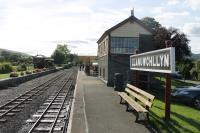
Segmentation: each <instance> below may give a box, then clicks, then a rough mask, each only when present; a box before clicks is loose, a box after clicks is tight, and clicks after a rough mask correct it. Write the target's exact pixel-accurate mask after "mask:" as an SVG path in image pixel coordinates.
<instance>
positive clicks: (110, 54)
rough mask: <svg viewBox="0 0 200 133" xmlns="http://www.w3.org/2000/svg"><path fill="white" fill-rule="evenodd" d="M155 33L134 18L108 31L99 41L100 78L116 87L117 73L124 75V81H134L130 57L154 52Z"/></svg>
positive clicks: (132, 15) (129, 18) (131, 17)
mask: <svg viewBox="0 0 200 133" xmlns="http://www.w3.org/2000/svg"><path fill="white" fill-rule="evenodd" d="M152 34H153V31H152V29H150V28H149V27H147V26H146V25H144V24H143V23H142V21H140V20H139V19H138V18H136V17H135V16H134V12H133V10H132V11H131V16H130V17H128V18H127V19H125V20H123V21H122V22H120V23H118V24H117V25H115V26H113V27H111V28H110V29H108V30H106V31H105V32H104V33H103V34H102V36H101V37H100V38H99V39H98V41H97V43H98V54H97V56H98V64H99V70H98V71H99V72H98V73H99V75H98V76H99V77H100V78H101V79H102V80H103V81H104V82H105V83H106V84H107V85H108V86H113V85H114V76H115V73H121V74H123V78H124V81H127V82H131V81H132V80H134V72H133V71H130V55H134V54H136V52H137V53H138V52H139V53H143V52H147V51H151V50H154V48H155V47H154V45H153V38H152Z"/></svg>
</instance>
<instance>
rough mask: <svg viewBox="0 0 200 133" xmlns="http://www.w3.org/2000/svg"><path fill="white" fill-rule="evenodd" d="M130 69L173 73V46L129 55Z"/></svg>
mask: <svg viewBox="0 0 200 133" xmlns="http://www.w3.org/2000/svg"><path fill="white" fill-rule="evenodd" d="M130 69H131V70H140V71H151V72H160V73H175V48H174V47H170V48H165V49H160V50H155V51H151V52H146V53H142V54H136V55H131V56H130Z"/></svg>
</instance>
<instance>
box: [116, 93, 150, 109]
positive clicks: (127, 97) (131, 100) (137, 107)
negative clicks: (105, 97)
mask: <svg viewBox="0 0 200 133" xmlns="http://www.w3.org/2000/svg"><path fill="white" fill-rule="evenodd" d="M118 95H119V96H121V97H122V98H123V99H124V100H125V101H126V102H127V103H128V104H129V105H130V106H132V107H133V108H134V109H135V110H136V111H137V112H148V111H147V110H146V109H145V108H144V107H143V106H141V105H140V104H139V103H137V102H136V101H134V100H133V99H132V98H130V97H129V96H128V95H127V94H126V93H125V92H118Z"/></svg>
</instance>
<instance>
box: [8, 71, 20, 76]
mask: <svg viewBox="0 0 200 133" xmlns="http://www.w3.org/2000/svg"><path fill="white" fill-rule="evenodd" d="M18 76H19V74H18V73H16V72H11V73H10V77H18Z"/></svg>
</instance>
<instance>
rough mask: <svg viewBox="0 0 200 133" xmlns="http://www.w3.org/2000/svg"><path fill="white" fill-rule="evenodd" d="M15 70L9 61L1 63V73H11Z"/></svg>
mask: <svg viewBox="0 0 200 133" xmlns="http://www.w3.org/2000/svg"><path fill="white" fill-rule="evenodd" d="M12 71H13V67H12V66H11V65H10V64H9V63H2V64H0V73H2V74H4V73H10V72H12Z"/></svg>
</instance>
